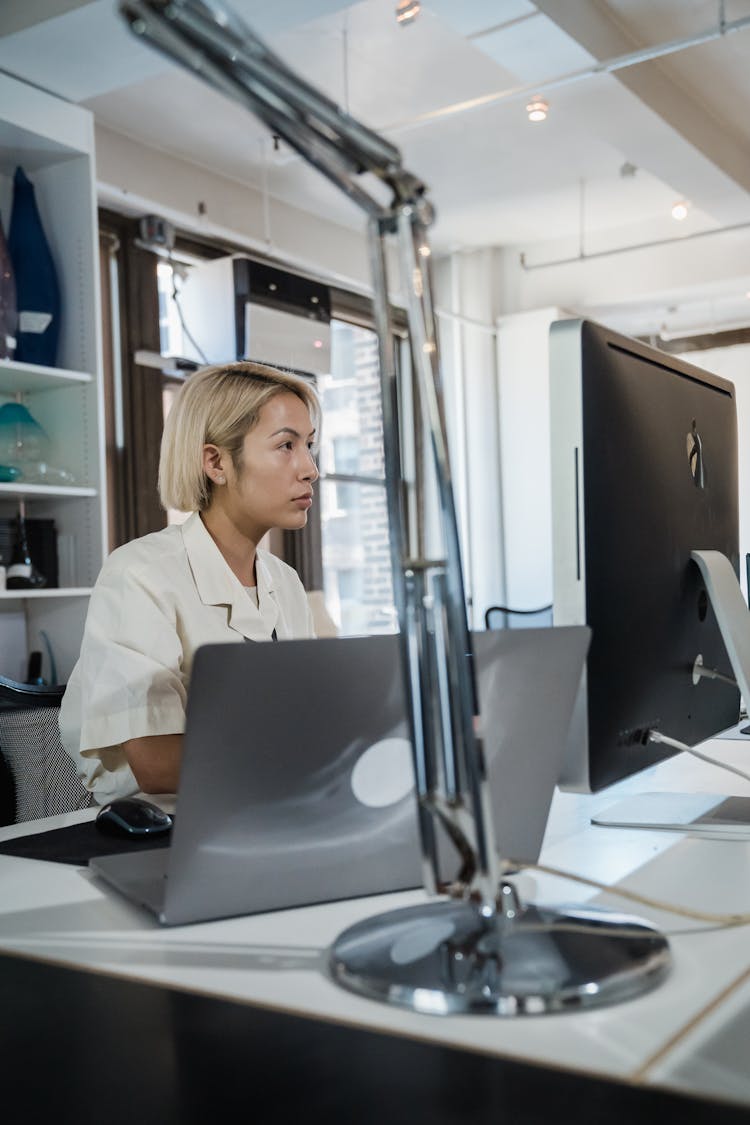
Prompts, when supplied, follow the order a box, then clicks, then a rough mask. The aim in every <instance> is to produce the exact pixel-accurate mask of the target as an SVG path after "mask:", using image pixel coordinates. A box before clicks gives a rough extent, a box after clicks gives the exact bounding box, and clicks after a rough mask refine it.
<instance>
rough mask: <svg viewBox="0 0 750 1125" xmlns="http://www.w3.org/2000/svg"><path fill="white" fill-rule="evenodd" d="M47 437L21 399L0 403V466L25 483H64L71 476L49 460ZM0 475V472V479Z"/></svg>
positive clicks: (71, 477) (72, 479)
mask: <svg viewBox="0 0 750 1125" xmlns="http://www.w3.org/2000/svg"><path fill="white" fill-rule="evenodd" d="M48 458H49V438H48V437H47V434H46V433H45V431H44V430H43V429H42V427H41V426H40V425H39V423H38V422H37V421H36V419H35V418H34V416H33V415H32V414H31V413H30V412H29V410H28V408H27V407H26V406H24V405H23V403H21V402H6V403H4V405H3V406H0V467H1V468H2V470H4V471H5V473H6V474H7V473H11V474H12V473H13V470H15V476H13V475H11V476H10V477H9V476H7V475H6V477H5V479H6V481H7V480H8V479H11V480H13V479H20V480H22V481H23V482H24V483H25V484H49V485H68V484H74V483H75V478H74V476H73V474H72V473H69V472H68V471H67V470H66V469H62V468H58V467H56V466H54V465H51V464H50V463H49V459H48ZM1 479H3V478H2V476H1V475H0V480H1Z"/></svg>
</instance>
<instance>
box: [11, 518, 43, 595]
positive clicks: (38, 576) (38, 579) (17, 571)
mask: <svg viewBox="0 0 750 1125" xmlns="http://www.w3.org/2000/svg"><path fill="white" fill-rule="evenodd" d="M5 585H6V587H7V589H8V590H40V589H41V588H42V587H43V586H46V585H47V579H46V578H45V576H44V575H43V574H42V573H41V571H39V570H38V569H37V567H36V566H35V565H34V562H33V560H32V558H31V553H30V551H29V542H28V536H27V534H26V505H25V503H24V501H23V500H22V501H21V502H20V504H19V505H18V515H17V517H16V537H15V540H14V542H13V551H12V553H11V556H10V563H9V564H8V569H7V572H6V576H5Z"/></svg>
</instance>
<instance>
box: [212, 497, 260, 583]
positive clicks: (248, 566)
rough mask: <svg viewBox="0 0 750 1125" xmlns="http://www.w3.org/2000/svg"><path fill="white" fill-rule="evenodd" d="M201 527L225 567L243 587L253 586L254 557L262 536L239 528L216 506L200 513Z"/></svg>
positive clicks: (254, 581) (213, 505)
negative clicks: (217, 550)
mask: <svg viewBox="0 0 750 1125" xmlns="http://www.w3.org/2000/svg"><path fill="white" fill-rule="evenodd" d="M200 518H201V519H202V521H203V526H204V527H205V528H206V530H207V531H208V534H209V535H210V536H211V538H212V539H213V541H214V543H215V544H216V546H217V547H218V548H219V550H220V551H221V553H222V555H223V557H224V559H225V561H226V563H227V566H228V567H229V569H230V570H231V571H232V573H233V574H234V575H235V576H236V577H237V578H238V579H239V581H240V582H241V583H242V585H243V586H255V584H256V579H255V557H256V550H257V546H258V541H259V540H260V539H261V538H262V535H258V534H257V533H251V534H249V533H248V532H246V531H244V530H243V529H241V528H239V527H238V526H237V524H236V523H235V522H234V521H233V520H232V519H231V517H230V516H229V514H228V513H227V512H226V511H225V510H224V509H223V508H221V507H219V506H218V505H216V504H212V505H211V507H210V508H208V509H207V510H206V511H205V512H201V513H200Z"/></svg>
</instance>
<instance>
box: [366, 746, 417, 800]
mask: <svg viewBox="0 0 750 1125" xmlns="http://www.w3.org/2000/svg"><path fill="white" fill-rule="evenodd" d="M351 785H352V792H353V793H354V796H355V797H356V798H357V800H358V801H359V802H360V803H361V804H363V805H367V807H368V808H371V809H382V808H385V807H386V806H387V805H395V804H396V802H397V801H402V800H403V799H404V797H406V796H407V795H408V794H409V793H410V792H411V791H412V789H413V788H414V767H413V765H412V758H411V743H410V742H409V741H408V739H406V738H384V739H382V740H381V741H380V742H374V743H373V744H372V746H368V748H367V749H366V750H365V752H364V753H363V754H362V755H361V756H360V757H359V759H358V760H357V764H356V765H355V767H354V769H353V770H352V777H351Z"/></svg>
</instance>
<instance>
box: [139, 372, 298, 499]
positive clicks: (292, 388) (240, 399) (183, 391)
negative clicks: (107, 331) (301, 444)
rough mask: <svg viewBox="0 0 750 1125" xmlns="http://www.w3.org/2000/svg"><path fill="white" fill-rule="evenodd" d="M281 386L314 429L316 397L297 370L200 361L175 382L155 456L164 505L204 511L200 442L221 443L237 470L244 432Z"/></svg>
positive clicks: (206, 494)
mask: <svg viewBox="0 0 750 1125" xmlns="http://www.w3.org/2000/svg"><path fill="white" fill-rule="evenodd" d="M285 392H286V393H289V392H291V393H292V394H295V395H297V397H298V398H300V399H302V401H303V402H304V404H305V406H306V407H307V409H308V410H309V411H310V418H311V419H312V422H313V426H314V427H315V428H316V429H317V428H318V424H319V420H320V407H319V404H318V400H317V397H316V395H315V392H314V391H313V389H312V387H310V386H309V385H308V384H307V383H305V382H304V381H303V380H302V379H298V378H297V376H296V375H290V374H289V373H288V372H286V371H278V370H277V369H276V368H275V367H266V366H264V365H263V364H261V363H250V362H249V361H242V360H241V361H240V362H238V363H223V364H220V365H217V366H216V367H204V368H203V369H202V370H201V371H196V372H195V374H194V375H191V376H190V378H189V379H188V380H187V381H186V382H185V383H184V384H183V385H182V387H180V390H179V392H178V394H177V396H176V397H175V400H174V402H173V404H172V408H171V410H170V411H169V414H168V415H167V419H166V422H165V423H164V433H163V436H162V441H161V454H160V457H159V499H160V500H161V503H162V505H163V507H164V508H167V509H169V508H176V509H177V510H178V511H181V512H202V511H205V509H206V508H208V507H209V505H210V503H211V491H212V488H213V484H212V482H211V481H210V480H209V478H208V477H207V476H206V474H205V472H204V471H203V446H204V445H217V446H219V447H220V448H221V449H226V450H227V451H228V452H229V454H230V456H231V458H232V463H233V465H234V467H235V469H237V470H239V468H240V466H241V464H242V447H243V443H244V440H245V435H246V434H247V433H248V431H249V430H252V428H253V427H254V426H256V425H257V423H258V417H259V415H260V412H261V410H262V409H263V407H264V406H265V404H266V403H267V402H268V401H269V399H271V398H274V397H275V396H276V395H279V394H284V393H285Z"/></svg>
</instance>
